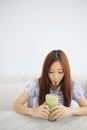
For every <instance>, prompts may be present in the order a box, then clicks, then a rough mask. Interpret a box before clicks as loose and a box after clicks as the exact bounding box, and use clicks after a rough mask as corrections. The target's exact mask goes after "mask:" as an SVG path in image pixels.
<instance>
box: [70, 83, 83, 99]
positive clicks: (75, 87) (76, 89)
mask: <svg viewBox="0 0 87 130" xmlns="http://www.w3.org/2000/svg"><path fill="white" fill-rule="evenodd" d="M83 93H84V91H83V89H82V87H81V86H80V85H79V84H78V83H76V82H74V81H72V98H73V99H74V100H78V99H79V98H80V97H81V96H82V95H83Z"/></svg>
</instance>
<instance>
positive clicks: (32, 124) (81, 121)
mask: <svg viewBox="0 0 87 130" xmlns="http://www.w3.org/2000/svg"><path fill="white" fill-rule="evenodd" d="M83 129H84V130H86V129H87V116H72V117H67V118H64V119H61V120H59V121H54V122H50V121H48V120H45V119H39V118H34V117H31V116H27V115H22V114H18V113H16V112H15V111H0V130H83Z"/></svg>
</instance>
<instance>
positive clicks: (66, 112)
mask: <svg viewBox="0 0 87 130" xmlns="http://www.w3.org/2000/svg"><path fill="white" fill-rule="evenodd" d="M50 111H53V112H52V114H51V116H52V119H53V120H59V119H62V118H64V117H67V116H70V115H72V108H70V107H66V106H64V105H61V104H60V105H58V106H56V107H53V108H51V110H50Z"/></svg>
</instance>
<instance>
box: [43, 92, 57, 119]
mask: <svg viewBox="0 0 87 130" xmlns="http://www.w3.org/2000/svg"><path fill="white" fill-rule="evenodd" d="M45 100H46V104H47V105H48V106H49V108H52V107H55V106H57V105H58V95H56V94H46V96H45ZM51 114H52V111H51V112H50V114H49V117H48V120H49V121H54V120H53V119H52V116H51Z"/></svg>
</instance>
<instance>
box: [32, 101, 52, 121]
mask: <svg viewBox="0 0 87 130" xmlns="http://www.w3.org/2000/svg"><path fill="white" fill-rule="evenodd" d="M49 113H50V108H49V107H48V106H47V105H46V103H43V104H42V105H40V106H39V107H37V108H33V111H32V115H33V116H34V117H40V118H44V119H48V116H49Z"/></svg>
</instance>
